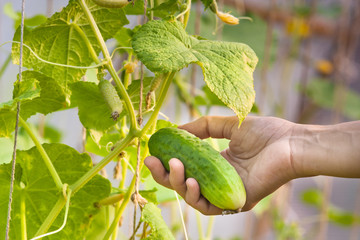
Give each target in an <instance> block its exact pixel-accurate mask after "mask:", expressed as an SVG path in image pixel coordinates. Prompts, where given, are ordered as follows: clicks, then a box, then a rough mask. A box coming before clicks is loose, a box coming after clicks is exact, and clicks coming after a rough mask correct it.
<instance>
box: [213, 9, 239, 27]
mask: <svg viewBox="0 0 360 240" xmlns="http://www.w3.org/2000/svg"><path fill="white" fill-rule="evenodd" d="M216 15H217V16H218V17H219V18H220V20H221V21H223V22H224V23H227V24H229V25H237V24H239V19H238V18H236V17H234V16H233V15H231V14H229V13H224V12H221V11H218V12H217V13H216Z"/></svg>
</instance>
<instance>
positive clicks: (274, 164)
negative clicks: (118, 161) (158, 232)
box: [145, 116, 296, 215]
mask: <svg viewBox="0 0 360 240" xmlns="http://www.w3.org/2000/svg"><path fill="white" fill-rule="evenodd" d="M238 123H239V122H238V119H237V117H202V118H200V119H198V120H196V121H194V122H191V123H188V124H185V125H183V126H180V127H179V128H182V129H185V130H187V131H189V132H191V133H193V134H194V135H196V136H198V137H200V138H202V139H203V138H208V137H213V138H227V139H229V140H230V143H229V148H228V149H226V150H224V151H223V152H221V154H222V156H223V157H224V158H225V159H227V160H228V161H229V162H230V164H231V165H232V166H234V168H235V169H236V171H237V172H238V173H239V175H240V177H241V179H242V181H243V183H244V186H245V189H246V194H247V199H246V203H245V205H244V207H243V208H242V211H248V210H250V209H251V208H253V207H254V206H255V205H256V204H257V203H258V202H259V201H260V200H261V199H262V198H264V197H265V196H267V195H269V194H270V193H272V192H273V191H275V190H276V189H278V188H279V187H280V186H282V185H283V184H285V183H286V182H288V181H289V180H291V179H293V178H295V177H296V172H295V170H294V166H293V163H292V149H291V141H290V139H291V135H292V131H293V129H294V126H295V124H294V123H291V122H288V121H286V120H283V119H279V118H272V117H250V116H248V117H247V118H246V119H245V120H244V122H243V123H242V124H241V126H240V128H238V125H239V124H238ZM145 164H146V166H147V167H148V168H149V169H150V171H151V173H152V175H153V177H154V179H155V180H156V181H157V182H158V183H159V184H161V185H163V186H165V187H168V188H171V189H174V190H175V191H177V192H178V193H179V194H180V195H181V196H182V197H183V198H184V199H185V201H186V202H187V203H188V204H189V205H191V206H192V207H194V208H195V209H197V210H199V211H200V212H202V213H203V214H205V215H215V214H221V213H222V210H221V209H219V208H217V207H215V206H214V205H212V204H210V203H209V202H208V201H207V200H206V199H205V198H204V197H203V196H202V195H201V194H200V187H199V185H198V183H197V181H196V180H195V179H193V178H188V179H185V174H184V166H183V164H182V163H181V162H180V161H179V160H178V159H171V160H170V162H169V165H170V173H168V172H167V171H166V169H165V168H164V167H163V165H162V163H161V161H160V160H159V159H157V158H155V157H147V158H146V159H145Z"/></svg>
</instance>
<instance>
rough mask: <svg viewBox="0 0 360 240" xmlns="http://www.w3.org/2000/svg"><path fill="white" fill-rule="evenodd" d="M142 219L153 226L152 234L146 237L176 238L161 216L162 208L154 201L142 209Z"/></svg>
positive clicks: (160, 239)
mask: <svg viewBox="0 0 360 240" xmlns="http://www.w3.org/2000/svg"><path fill="white" fill-rule="evenodd" d="M141 221H143V222H146V223H148V224H149V225H150V227H151V234H150V236H149V237H147V238H146V239H159V240H162V239H167V240H171V239H175V238H174V236H173V235H172V233H171V231H170V229H169V228H168V226H167V225H166V223H165V221H164V219H163V218H162V216H161V210H160V208H158V207H157V206H156V205H155V204H153V203H147V204H146V205H145V206H144V208H143V209H142V213H141Z"/></svg>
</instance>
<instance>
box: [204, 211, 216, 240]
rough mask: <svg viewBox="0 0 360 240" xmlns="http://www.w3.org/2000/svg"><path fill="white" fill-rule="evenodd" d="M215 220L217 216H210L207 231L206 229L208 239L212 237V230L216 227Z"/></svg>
mask: <svg viewBox="0 0 360 240" xmlns="http://www.w3.org/2000/svg"><path fill="white" fill-rule="evenodd" d="M214 221H215V217H214V216H210V217H209V222H208V226H207V231H206V240H210V239H211V235H212V230H213V227H214Z"/></svg>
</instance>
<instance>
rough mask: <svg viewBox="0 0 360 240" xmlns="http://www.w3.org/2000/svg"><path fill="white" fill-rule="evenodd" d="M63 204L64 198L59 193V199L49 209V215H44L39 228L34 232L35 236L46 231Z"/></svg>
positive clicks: (64, 202)
mask: <svg viewBox="0 0 360 240" xmlns="http://www.w3.org/2000/svg"><path fill="white" fill-rule="evenodd" d="M65 204H66V199H65V198H64V196H63V195H62V194H61V195H60V197H59V199H58V200H57V202H56V203H55V206H54V207H53V208H52V209H51V211H50V213H49V215H48V216H47V217H46V219H45V220H44V221H43V223H42V225H41V226H40V228H39V230H38V231H37V232H36V234H35V236H39V235H42V234H45V233H46V232H47V230H48V229H49V228H50V226H51V225H52V224H53V222H54V221H55V219H56V217H57V216H58V215H59V213H60V212H61V210H62V209H63V207H64V206H65Z"/></svg>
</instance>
